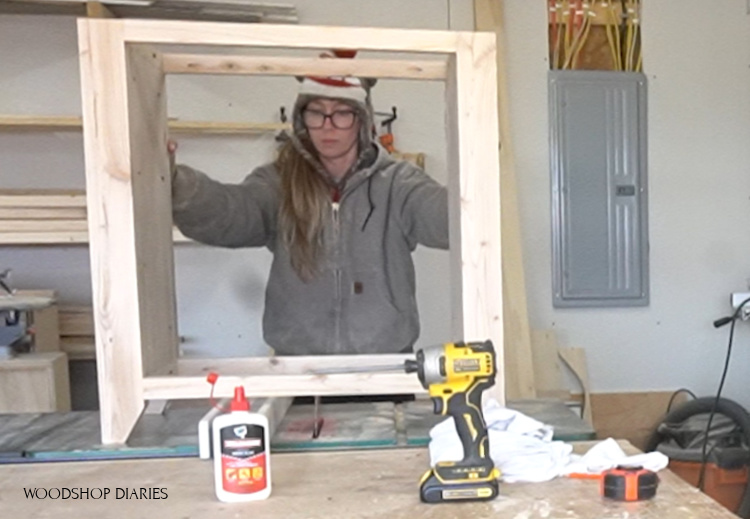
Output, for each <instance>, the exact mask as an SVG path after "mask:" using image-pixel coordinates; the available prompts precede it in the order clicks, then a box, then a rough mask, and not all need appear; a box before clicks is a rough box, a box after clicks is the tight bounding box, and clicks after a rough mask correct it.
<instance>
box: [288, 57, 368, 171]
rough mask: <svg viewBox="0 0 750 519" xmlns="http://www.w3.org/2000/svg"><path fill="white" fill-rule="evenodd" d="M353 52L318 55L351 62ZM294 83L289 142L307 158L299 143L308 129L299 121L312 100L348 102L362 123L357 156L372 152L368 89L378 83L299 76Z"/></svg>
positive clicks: (301, 120)
mask: <svg viewBox="0 0 750 519" xmlns="http://www.w3.org/2000/svg"><path fill="white" fill-rule="evenodd" d="M356 53H357V52H356V51H350V50H334V51H333V52H332V53H324V54H321V57H326V58H332V59H337V58H344V59H346V58H349V59H350V58H353V57H354V56H355V55H356ZM297 80H298V81H299V82H300V89H299V94H298V95H297V100H296V102H295V103H294V109H293V111H292V127H293V130H292V133H293V135H292V136H291V138H292V143H293V144H294V145H295V147H297V148H298V149H299V150H300V151H301V152H303V154H305V156H307V154H306V153H305V150H304V147H303V146H302V145H301V142H300V141H301V140H307V128H306V127H305V124H304V121H303V118H302V110H304V108H305V107H306V106H307V104H308V103H309V102H310V101H312V100H313V99H318V98H326V99H338V100H342V101H344V102H348V103H349V104H351V105H352V107H353V108H354V109H356V111H357V116H358V117H359V119H360V121H361V127H360V132H359V148H360V153H361V154H365V155H370V154H371V153H372V150H371V148H372V142H373V128H374V126H373V125H374V114H373V109H372V103H371V101H370V89H371V88H372V87H373V86H374V85H375V83H377V79H374V78H356V77H350V76H332V77H319V76H307V77H298V78H297ZM367 159H368V157H367V156H360V161H362V160H367Z"/></svg>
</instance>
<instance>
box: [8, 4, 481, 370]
mask: <svg viewBox="0 0 750 519" xmlns="http://www.w3.org/2000/svg"><path fill="white" fill-rule="evenodd" d="M290 3H293V4H295V5H297V8H298V13H299V22H300V23H301V24H311V25H318V24H322V25H349V26H352V25H368V26H375V27H401V28H424V29H442V30H444V29H449V28H450V29H457V30H471V28H472V27H473V18H472V16H473V13H472V10H471V2H467V1H460V0H458V1H455V0H454V1H453V2H451V1H450V0H448V1H439V2H438V1H435V0H418V1H417V0H410V1H409V4H408V9H406V8H405V7H404V4H403V2H401V1H400V0H382V1H380V2H370V1H367V0H357V1H352V0H325V1H323V0H298V1H296V2H290ZM315 54H316V53H307V54H306V55H315ZM78 73H79V71H78V52H77V39H76V30H75V20H74V19H73V18H70V17H48V16H10V15H3V16H0V114H29V115H34V114H37V115H41V114H46V115H78V114H80V110H81V109H80V105H81V103H80V90H79V79H78ZM167 87H168V88H167V92H168V103H169V115H170V116H171V117H179V118H182V119H190V120H215V121H218V120H239V121H256V122H264V121H277V120H278V119H277V117H278V109H279V107H280V106H286V108H287V113H288V112H289V111H290V110H291V104H292V102H293V100H294V97H295V95H296V81H294V80H293V79H290V78H288V79H279V78H248V77H220V78H215V77H214V78H212V77H185V76H182V77H174V78H169V80H168V83H167ZM443 94H444V91H443V87H442V84H440V83H433V82H430V83H426V82H416V81H400V82H399V81H381V82H380V83H379V84H378V85H377V86H376V87H375V90H374V91H373V99H374V103H375V108H376V110H378V111H388V110H390V107H391V106H397V108H398V111H399V119H398V121H396V123H395V124H394V127H393V129H394V132H395V134H396V139H397V142H396V144H397V146H398V147H399V148H400V149H402V150H403V151H409V152H423V153H425V154H426V156H427V160H426V168H427V171H428V173H430V174H432V175H433V176H434V177H435V178H437V179H438V180H439V181H441V182H443V183H445V182H446V179H447V171H446V164H445V149H444V143H445V131H444V103H443ZM179 145H180V147H179V152H178V160H179V161H181V162H186V163H189V164H191V165H193V166H195V167H198V168H201V169H203V170H205V171H206V172H207V173H209V174H210V175H211V176H213V177H214V178H217V179H219V180H225V181H240V180H241V179H242V178H243V177H244V175H246V174H247V173H249V171H250V170H251V169H252V168H253V167H255V166H257V165H260V164H262V163H264V162H267V161H269V160H270V159H271V158H272V153H273V149H274V143H273V136H272V135H265V136H257V137H256V136H254V137H228V136H212V137H208V136H201V137H189V138H188V137H181V138H179ZM84 185H85V180H84V165H83V148H82V139H81V136H80V133H76V132H72V133H58V134H51V133H31V134H7V133H0V187H2V188H9V187H10V188H22V187H36V188H38V187H56V188H83V187H84ZM416 257H417V286H418V302H419V306H420V311H421V316H422V337H421V339H420V343H422V344H431V343H438V342H443V341H445V340H446V338H447V337H449V333H450V328H449V323H450V319H449V312H450V301H449V292H450V284H449V280H448V276H447V273H448V254H447V253H446V252H444V251H432V250H426V249H423V248H420V249H418V250H417V253H416ZM175 262H176V273H177V296H178V316H179V317H178V318H179V331H180V335H182V336H184V337H185V338H186V342H185V343H184V345H183V348H184V351H185V353H186V354H187V355H211V356H234V355H249V354H258V353H264V352H265V351H266V349H265V347H264V346H263V344H262V335H261V316H262V309H263V299H264V289H265V280H266V276H267V273H268V268H269V265H270V254H269V253H268V252H267V251H265V250H242V251H236V250H220V249H215V248H209V247H202V246H195V245H188V246H179V247H177V248H176V250H175ZM0 267H11V268H13V271H14V273H13V281H14V284H15V285H16V286H18V287H37V288H54V289H57V290H58V293H59V297H60V299H61V300H62V301H63V302H65V303H73V304H86V303H90V299H91V298H90V291H91V282H90V278H89V260H88V249H87V248H86V247H19V248H2V249H0Z"/></svg>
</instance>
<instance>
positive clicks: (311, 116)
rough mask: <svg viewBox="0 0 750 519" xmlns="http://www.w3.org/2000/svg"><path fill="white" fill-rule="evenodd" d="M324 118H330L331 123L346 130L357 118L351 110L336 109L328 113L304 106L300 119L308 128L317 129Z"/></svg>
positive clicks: (323, 122)
mask: <svg viewBox="0 0 750 519" xmlns="http://www.w3.org/2000/svg"><path fill="white" fill-rule="evenodd" d="M326 119H330V120H331V124H332V125H333V127H334V128H336V129H338V130H348V129H349V128H351V127H352V126H354V121H356V120H357V114H356V112H354V111H353V110H336V111H335V112H332V113H330V114H327V113H323V112H319V111H318V110H312V109H310V108H306V109H305V110H304V111H303V112H302V120H303V121H304V122H305V126H307V128H308V129H310V130H319V129H320V128H322V127H323V126H324V125H325V123H326Z"/></svg>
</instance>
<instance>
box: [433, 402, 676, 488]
mask: <svg viewBox="0 0 750 519" xmlns="http://www.w3.org/2000/svg"><path fill="white" fill-rule="evenodd" d="M483 413H484V419H485V422H486V424H487V431H488V433H487V434H488V437H489V442H490V458H492V461H493V462H494V463H495V466H496V467H497V468H499V469H500V471H501V473H502V477H503V480H504V481H505V482H508V483H515V482H519V481H528V482H541V481H549V480H550V479H553V478H555V477H557V476H561V475H566V474H571V473H574V472H575V473H588V474H597V473H600V472H602V471H603V470H607V469H610V468H613V467H616V466H617V465H641V466H643V467H644V468H647V469H649V470H653V471H658V470H661V469H663V468H664V467H666V466H667V463H668V461H669V460H668V458H667V457H666V456H665V455H664V454H661V453H659V452H650V453H647V454H638V455H636V456H626V455H625V453H624V452H623V451H622V449H621V448H620V446H619V445H618V444H617V442H616V441H615V440H613V439H611V438H610V439H608V440H605V441H603V442H600V443H598V444H596V445H595V446H594V447H592V448H591V449H590V450H589V451H588V453H586V454H585V455H584V456H578V455H575V454H572V452H573V447H572V445H569V444H567V443H564V442H561V441H552V435H553V428H552V426H550V425H545V424H543V423H542V422H540V421H538V420H535V419H533V418H530V417H528V416H526V415H524V414H523V413H519V412H518V411H514V410H512V409H508V408H506V407H502V406H501V405H500V404H499V403H498V402H497V401H496V400H492V399H490V400H488V402H487V403H486V404H485V405H484V409H483ZM429 450H430V462H431V463H432V466H435V464H436V463H438V462H439V461H460V460H461V459H463V456H464V452H463V447H462V446H461V441H460V440H459V438H458V433H457V432H456V427H455V423H454V421H453V417H449V418H447V419H446V420H443V421H442V422H440V423H438V424H437V425H435V426H434V427H433V428H432V429H431V430H430V446H429Z"/></svg>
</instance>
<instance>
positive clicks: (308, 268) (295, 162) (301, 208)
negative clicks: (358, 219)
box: [276, 141, 330, 281]
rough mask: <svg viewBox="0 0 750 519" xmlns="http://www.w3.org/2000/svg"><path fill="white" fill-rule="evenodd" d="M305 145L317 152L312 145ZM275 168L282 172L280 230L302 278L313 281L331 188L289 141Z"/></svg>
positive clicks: (321, 244) (320, 248)
mask: <svg viewBox="0 0 750 519" xmlns="http://www.w3.org/2000/svg"><path fill="white" fill-rule="evenodd" d="M305 147H306V148H307V149H308V150H310V153H311V154H313V156H317V153H315V152H314V151H312V150H313V149H314V148H313V146H312V145H309V146H305ZM276 169H277V170H278V171H279V174H280V175H281V201H280V207H279V233H280V235H281V238H282V241H283V243H284V245H286V247H287V248H288V249H289V257H290V259H291V262H292V268H293V269H294V270H295V272H296V273H297V275H298V276H299V277H300V279H302V280H303V281H310V280H311V279H313V278H314V277H315V275H316V274H317V273H318V261H319V259H320V255H321V251H322V249H323V227H324V225H325V223H324V222H325V217H326V215H327V213H328V211H327V209H328V204H329V203H330V202H329V201H330V188H329V186H328V184H327V183H326V181H325V179H324V178H323V177H322V175H321V174H320V173H318V172H317V171H316V170H315V167H314V166H313V165H312V164H311V163H310V161H309V160H307V159H306V158H305V157H304V156H303V155H302V154H301V153H300V152H299V151H298V150H297V149H296V148H295V147H294V145H293V144H292V143H291V142H290V141H287V142H285V143H284V145H283V146H282V147H281V149H280V150H279V155H278V158H277V159H276Z"/></svg>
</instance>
